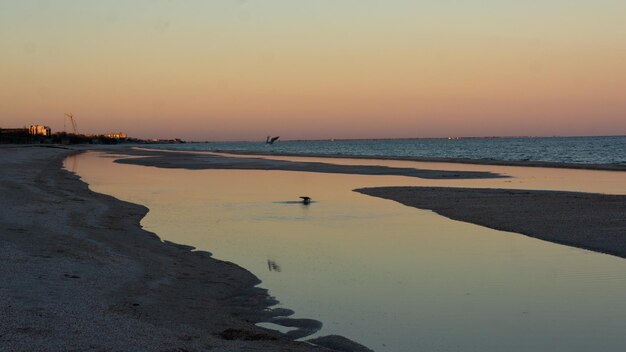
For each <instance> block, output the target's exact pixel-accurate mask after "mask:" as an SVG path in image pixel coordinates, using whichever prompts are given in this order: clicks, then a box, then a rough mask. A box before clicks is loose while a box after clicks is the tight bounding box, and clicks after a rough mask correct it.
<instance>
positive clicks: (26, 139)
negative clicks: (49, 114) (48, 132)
mask: <svg viewBox="0 0 626 352" xmlns="http://www.w3.org/2000/svg"><path fill="white" fill-rule="evenodd" d="M32 140H33V137H32V136H31V135H30V133H28V128H0V144H25V143H31V142H32Z"/></svg>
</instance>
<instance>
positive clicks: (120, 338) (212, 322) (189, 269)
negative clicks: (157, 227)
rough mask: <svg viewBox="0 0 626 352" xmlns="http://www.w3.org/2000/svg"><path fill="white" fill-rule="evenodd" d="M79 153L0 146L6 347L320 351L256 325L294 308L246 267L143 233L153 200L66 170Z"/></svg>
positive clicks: (0, 272)
mask: <svg viewBox="0 0 626 352" xmlns="http://www.w3.org/2000/svg"><path fill="white" fill-rule="evenodd" d="M76 152H77V151H76V150H72V149H65V148H39V147H19V148H7V147H3V148H0V163H1V164H2V165H3V167H2V172H1V173H0V179H1V180H2V182H1V186H0V187H1V188H0V194H1V195H2V196H1V197H0V209H1V211H0V226H1V227H0V233H1V234H2V236H1V237H0V242H1V243H2V245H1V246H0V256H1V258H2V263H3V265H2V266H1V267H0V300H1V301H2V305H1V306H0V309H1V312H2V323H0V346H1V348H0V349H1V350H3V351H26V350H30V351H32V350H38V351H59V350H101V351H128V350H135V351H142V350H143V351H157V350H158V351H175V350H176V351H200V350H219V351H244V350H245V351H316V350H324V349H323V348H318V347H313V346H311V345H309V344H306V343H301V342H293V341H292V340H291V339H290V338H287V337H286V336H284V335H281V334H278V333H274V332H272V331H269V330H266V329H262V328H259V327H257V326H255V325H254V323H255V322H258V321H266V320H269V319H270V318H272V317H273V316H278V315H288V314H289V312H287V311H284V310H276V311H272V310H268V309H266V308H267V307H268V306H270V305H272V304H274V303H275V301H274V300H273V298H271V297H269V296H268V295H267V292H266V291H265V290H263V289H261V288H257V287H255V285H257V284H258V283H259V280H258V279H257V278H256V277H254V276H253V275H252V274H250V273H249V272H248V271H246V270H245V269H242V268H241V267H239V266H237V265H235V264H233V263H228V262H222V261H218V260H215V259H213V258H211V256H210V254H209V253H206V252H199V251H190V249H191V248H189V247H186V246H182V245H176V244H171V243H165V242H162V241H161V240H159V238H158V237H157V236H156V235H155V234H153V233H149V232H147V231H144V230H142V229H141V227H140V226H139V220H140V219H141V218H142V217H143V216H144V215H145V214H146V212H147V211H148V210H147V209H146V208H145V207H142V206H139V205H135V204H130V203H126V202H122V201H119V200H116V199H114V198H112V197H109V196H106V195H101V194H96V193H93V192H91V191H90V190H89V189H88V188H87V185H86V184H85V183H83V182H82V181H81V180H80V179H79V178H78V177H77V176H75V175H73V174H71V173H70V172H68V171H65V170H63V169H62V168H61V166H62V161H63V159H64V158H65V157H66V156H68V155H71V154H72V153H76ZM288 323H289V322H288ZM290 323H291V324H292V325H294V326H296V327H299V326H305V327H306V326H309V325H310V324H311V323H316V322H313V321H311V322H309V321H292V322H290ZM305 330H306V329H305ZM296 331H298V330H296ZM294 337H295V336H294ZM327 340H330V342H331V343H338V345H339V346H343V347H342V348H345V346H346V344H348V345H350V342H349V341H342V340H341V339H340V338H334V339H333V338H330V339H327ZM337 341H339V342H337ZM326 342H328V341H326ZM324 343H325V342H324V341H323V340H322V341H321V342H319V344H324ZM344 350H355V351H357V350H359V349H358V346H357V347H354V346H352V348H351V349H344Z"/></svg>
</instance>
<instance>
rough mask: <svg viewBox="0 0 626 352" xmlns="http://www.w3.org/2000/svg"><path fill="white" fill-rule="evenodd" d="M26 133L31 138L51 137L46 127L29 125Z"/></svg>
mask: <svg viewBox="0 0 626 352" xmlns="http://www.w3.org/2000/svg"><path fill="white" fill-rule="evenodd" d="M28 133H29V134H31V135H33V136H51V135H52V130H51V129H50V127H48V126H42V125H31V126H30V127H29V128H28Z"/></svg>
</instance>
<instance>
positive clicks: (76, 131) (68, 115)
mask: <svg viewBox="0 0 626 352" xmlns="http://www.w3.org/2000/svg"><path fill="white" fill-rule="evenodd" d="M65 116H67V117H69V118H70V122H71V123H72V130H74V134H78V127H76V121H75V120H74V115H72V114H71V113H69V114H68V113H65ZM63 129H64V130H65V120H63Z"/></svg>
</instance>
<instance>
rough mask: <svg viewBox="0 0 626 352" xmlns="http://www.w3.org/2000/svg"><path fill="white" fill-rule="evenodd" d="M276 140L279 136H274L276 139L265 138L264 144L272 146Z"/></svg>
mask: <svg viewBox="0 0 626 352" xmlns="http://www.w3.org/2000/svg"><path fill="white" fill-rule="evenodd" d="M278 138H280V136H276V137H270V136H267V139H265V144H274V142H276V141H277V140H278Z"/></svg>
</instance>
